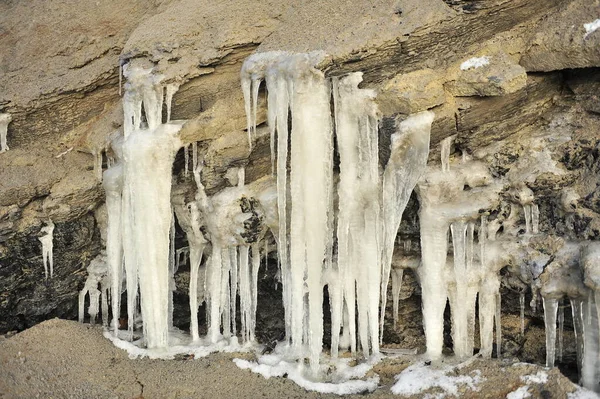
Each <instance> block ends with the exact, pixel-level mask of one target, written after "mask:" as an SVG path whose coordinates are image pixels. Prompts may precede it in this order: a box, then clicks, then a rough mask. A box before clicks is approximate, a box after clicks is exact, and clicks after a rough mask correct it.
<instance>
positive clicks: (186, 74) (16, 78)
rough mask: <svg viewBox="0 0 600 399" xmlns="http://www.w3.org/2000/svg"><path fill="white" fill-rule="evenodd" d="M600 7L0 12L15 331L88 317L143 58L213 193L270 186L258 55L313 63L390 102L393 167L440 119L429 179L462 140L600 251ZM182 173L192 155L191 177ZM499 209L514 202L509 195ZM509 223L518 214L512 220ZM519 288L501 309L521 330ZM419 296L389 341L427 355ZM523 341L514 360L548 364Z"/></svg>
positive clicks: (185, 2) (191, 4)
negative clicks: (417, 116)
mask: <svg viewBox="0 0 600 399" xmlns="http://www.w3.org/2000/svg"><path fill="white" fill-rule="evenodd" d="M599 9H600V3H598V1H597V0H595V1H589V0H570V1H557V0H539V1H529V0H515V1H504V0H486V1H469V0H459V1H442V0H425V1H423V0H419V1H415V0H406V1H401V2H397V1H380V2H377V4H376V5H371V4H370V3H367V2H355V1H345V0H344V1H337V0H326V1H319V2H310V1H302V2H296V3H294V4H293V5H290V4H288V3H286V2H276V1H272V2H271V1H267V0H264V1H263V0H261V1H259V2H254V1H235V0H227V1H219V2H203V4H198V2H197V1H194V0H164V1H153V2H143V1H129V2H126V4H125V3H123V2H118V1H114V0H109V1H102V2H95V1H87V0H86V1H83V2H80V3H78V4H77V7H73V5H72V3H70V2H66V1H58V2H57V1H54V2H51V3H49V2H45V1H42V0H37V1H30V2H28V3H27V5H25V4H22V3H19V2H10V1H9V2H3V3H2V4H0V54H1V55H0V57H1V58H0V114H2V113H6V114H10V115H11V116H12V122H10V124H9V125H8V135H7V141H8V146H9V147H10V150H8V151H6V152H3V153H1V154H0V171H1V172H0V332H5V331H10V330H15V329H17V330H21V329H24V328H27V327H30V326H32V325H33V324H36V323H38V322H40V321H42V320H44V319H47V318H50V317H53V316H60V317H66V318H75V317H76V309H77V294H78V292H79V290H81V289H82V288H83V284H84V282H85V280H86V272H85V270H86V267H87V266H88V265H89V262H90V261H91V260H92V259H93V258H94V257H95V256H96V255H98V253H99V252H100V250H101V249H102V242H101V238H100V231H99V228H98V226H99V224H101V223H102V222H101V221H99V220H98V218H97V217H96V216H95V214H97V213H95V211H96V210H97V209H98V208H99V207H100V206H101V204H102V203H103V202H104V193H103V189H102V187H101V184H100V181H99V180H98V178H97V176H98V174H99V173H98V172H99V169H101V168H102V166H103V165H106V164H107V163H108V162H109V158H110V153H109V152H107V153H106V154H105V155H104V156H103V152H104V151H105V150H106V149H107V148H108V144H109V142H110V140H111V137H112V136H113V135H114V134H115V132H119V131H120V130H121V129H122V124H123V120H122V119H123V116H122V115H123V110H122V107H121V105H120V97H119V95H120V85H121V83H120V79H119V76H120V66H121V65H123V64H125V63H127V62H129V61H131V60H136V62H140V63H143V64H145V65H147V66H150V67H153V68H154V69H155V72H156V73H161V74H163V75H164V82H166V83H173V84H176V85H178V86H179V90H178V91H177V93H176V94H175V96H174V99H173V103H172V119H186V120H188V122H187V123H186V125H185V126H184V127H183V128H182V130H181V134H180V136H181V138H182V140H183V141H184V142H185V143H192V142H196V143H197V145H198V148H199V151H201V152H202V153H203V154H205V156H204V159H205V169H204V172H203V177H204V180H205V181H204V182H203V183H204V185H205V187H206V191H207V193H208V194H209V195H213V194H215V193H218V192H219V191H221V190H222V189H223V188H224V187H227V186H229V185H231V184H230V183H229V182H228V180H227V178H226V173H227V170H228V169H231V168H232V167H238V166H245V167H246V182H247V183H250V182H252V181H255V180H257V179H259V178H261V177H263V176H265V175H268V174H269V173H270V159H269V144H268V143H269V140H268V130H267V128H266V127H265V126H261V125H263V124H264V122H265V121H266V119H267V114H266V99H265V98H264V97H265V96H264V93H263V92H262V91H261V93H260V94H259V109H258V114H257V122H258V124H259V128H258V139H257V140H256V142H255V145H254V147H253V148H252V150H250V148H249V146H248V142H247V138H246V133H245V132H244V131H243V130H244V129H245V128H246V116H245V110H244V101H243V96H242V90H241V87H240V83H239V76H240V75H239V74H240V68H241V64H242V62H243V60H244V59H245V58H246V57H247V56H248V55H250V54H251V53H252V52H254V51H271V50H281V51H291V52H306V51H315V50H316V51H323V52H324V54H325V57H324V58H323V61H322V62H321V63H320V64H319V68H320V69H322V70H323V71H324V72H325V73H326V75H327V76H342V75H344V74H346V73H348V72H354V71H363V72H364V83H363V85H364V86H365V87H369V88H373V89H375V90H376V91H377V92H378V97H377V101H378V105H379V109H380V112H381V114H382V123H381V129H380V135H381V136H382V137H381V138H380V143H381V144H380V147H381V148H380V156H381V158H385V157H386V153H387V154H388V155H387V156H389V148H388V147H389V140H390V138H389V136H390V132H389V127H390V126H393V123H394V120H395V119H400V120H401V119H403V118H404V117H406V115H408V114H411V113H415V112H418V111H423V110H432V111H434V112H435V114H436V119H435V121H434V125H433V130H432V137H431V152H430V164H437V163H438V162H439V161H438V160H439V159H440V145H439V143H440V142H441V141H442V140H443V139H445V138H447V137H450V136H455V139H454V144H453V146H452V147H451V148H450V152H451V154H456V155H458V153H460V154H461V155H462V156H463V157H465V158H470V157H476V158H477V159H479V160H481V161H482V162H484V163H485V164H486V165H487V166H488V167H489V169H490V171H491V173H492V175H493V177H494V178H503V177H506V176H508V177H509V178H510V179H512V180H520V181H522V182H524V183H525V185H526V186H527V187H528V189H530V190H532V192H533V194H534V197H535V202H536V203H537V204H538V206H539V212H540V230H541V231H543V232H544V233H547V234H550V235H556V236H559V237H563V238H564V239H567V240H574V241H578V240H596V239H598V237H599V236H600V199H599V198H598V193H597V190H596V187H597V185H598V184H600V175H599V173H600V169H599V166H598V165H599V162H598V161H599V157H600V155H599V153H598V145H599V144H600V117H599V116H598V115H599V113H600V98H599V95H598V93H599V91H600V69H599V68H600V50H599V49H600V29H599V30H597V31H592V32H586V30H585V28H584V24H586V23H590V22H593V21H594V20H595V19H597V18H600V14H599ZM165 112H166V110H165ZM386 129H387V130H386ZM386 132H387V133H386ZM457 158H458V157H457ZM184 162H185V160H184V156H183V152H180V153H179V154H178V156H177V158H176V161H175V166H174V173H175V174H176V175H177V176H178V178H181V175H182V174H183V169H184V166H183V165H184ZM565 192H571V193H573V196H572V197H573V199H572V201H571V202H569V204H573V207H572V208H568V207H564V206H562V205H561V204H562V203H564V201H563V195H564V193H565ZM501 195H502V196H503V201H504V202H503V204H505V205H506V204H508V202H509V200H508V199H507V198H508V196H509V194H508V192H503V193H502V194H501ZM417 209H418V203H417V201H416V199H414V198H413V200H412V201H411V202H410V203H409V206H408V208H407V211H406V212H405V217H404V221H403V224H402V226H401V228H400V238H401V239H402V240H404V241H406V240H410V241H411V242H412V243H413V244H412V245H413V246H414V248H413V249H412V250H413V251H414V252H417V251H418V250H419V246H418V244H417V243H418V241H419V227H418V226H419V222H418V219H417ZM497 212H498V213H499V214H503V213H504V214H507V213H508V211H507V208H506V206H503V207H500V208H499V209H497ZM49 219H50V220H52V221H53V222H54V223H55V225H56V227H55V230H54V265H55V266H54V277H53V278H49V279H47V280H46V279H45V278H44V268H43V264H42V251H41V244H40V243H39V241H38V239H37V237H38V236H39V235H40V234H41V233H40V229H41V227H42V226H43V225H44V223H45V222H46V221H47V220H49ZM177 234H178V236H177V237H178V239H179V240H181V242H183V241H184V239H183V233H182V232H181V231H178V233H177ZM273 262H275V261H274V260H273ZM185 272H186V271H185V270H183V271H182V273H185ZM506 273H507V275H506V276H504V277H503V287H504V288H503V292H505V293H507V294H506V295H505V298H507V300H506V302H505V303H503V308H502V310H503V312H506V313H515V314H518V312H519V304H518V299H517V300H515V296H514V294H512V296H511V294H510V290H514V289H516V288H515V285H514V284H512V283H511V276H510V275H509V274H510V272H508V271H507V272H506ZM274 274H275V272H273V273H270V276H269V277H267V278H265V280H268V281H271V280H270V279H272V278H273V275H274ZM179 281H185V278H183V277H181V278H179ZM265 284H266V283H265ZM181 285H185V283H181ZM406 287H411V284H410V283H408V285H406ZM521 288H522V287H519V289H521ZM180 289H181V290H180V291H179V292H178V293H177V294H176V295H179V296H180V301H181V303H183V304H185V303H187V298H185V294H183V293H184V292H185V287H180ZM406 289H408V288H406ZM419 295H420V292H419V288H418V284H416V283H415V284H413V285H412V288H411V289H410V290H409V291H408V293H406V294H403V297H405V298H407V304H406V305H403V306H405V307H404V308H402V309H404V310H405V311H406V312H405V313H403V316H402V315H401V317H400V322H399V323H398V327H397V329H396V330H393V331H390V330H386V337H387V339H390V340H392V341H397V342H396V343H398V344H400V345H407V346H419V347H421V346H422V345H423V341H422V336H421V334H422V332H421V330H420V328H421V324H420V323H419V322H414V321H411V320H412V319H414V317H415V316H414V315H415V312H414V310H415V309H418V308H419ZM527 295H528V298H527V302H529V300H530V299H531V297H530V294H529V292H528V293H527ZM408 298H410V299H408ZM176 299H177V298H176ZM182 306H185V305H182ZM390 306H391V305H390ZM411 309H412V310H411ZM272 312H273V313H277V310H273V311H272ZM417 314H418V312H417ZM528 316H531V319H532V323H533V324H535V323H536V322H538V323H539V321H540V320H541V317H540V315H539V314H537V315H536V314H528ZM259 317H262V316H260V315H259ZM567 319H569V318H567ZM569 320H570V319H569ZM183 324H185V322H183ZM263 325H265V330H268V331H269V333H266V335H269V337H265V340H267V338H268V339H277V338H279V337H277V332H276V331H277V328H280V327H281V326H275V327H273V325H269V322H267V321H264V323H263ZM567 325H569V322H567ZM259 327H260V326H259ZM386 328H387V327H386ZM509 334H510V333H509ZM518 336H519V332H518V331H517V332H515V334H514V337H512V338H511V339H509V340H508V341H507V342H510V343H511V344H510V345H513V347H512V348H509V349H507V350H508V352H510V353H511V354H515V355H517V354H524V353H527V355H526V356H525V355H524V356H525V357H527V360H537V361H543V356H541V355H540V356H537V357H536V356H534V355H532V354H531V353H534V352H535V350H532V349H531V347H527V348H526V347H525V346H526V345H528V344H526V343H525V338H524V337H521V338H519V337H518ZM259 337H260V334H259ZM513 338H514V339H513ZM448 341H449V339H448ZM538 345H540V347H541V346H543V343H538Z"/></svg>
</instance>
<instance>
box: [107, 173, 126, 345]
mask: <svg viewBox="0 0 600 399" xmlns="http://www.w3.org/2000/svg"><path fill="white" fill-rule="evenodd" d="M103 180H104V181H103V183H102V185H103V186H104V191H105V192H106V211H107V214H108V226H107V234H106V236H107V241H106V255H107V263H108V276H109V278H110V291H111V299H112V300H111V305H112V314H113V322H112V328H113V333H114V335H115V336H117V333H118V331H119V316H120V314H121V294H122V286H123V241H122V231H121V227H122V213H121V208H122V196H121V193H122V191H123V166H122V164H120V163H117V164H116V165H114V166H112V167H110V168H109V169H107V170H106V171H105V172H104V179H103ZM128 295H129V294H128Z"/></svg>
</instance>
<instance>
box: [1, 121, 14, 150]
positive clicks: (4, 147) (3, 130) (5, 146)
mask: <svg viewBox="0 0 600 399" xmlns="http://www.w3.org/2000/svg"><path fill="white" fill-rule="evenodd" d="M11 121H12V116H11V115H10V114H0V154H1V153H3V152H6V151H8V150H9V148H8V144H7V142H6V134H7V132H8V124H9V123H10V122H11Z"/></svg>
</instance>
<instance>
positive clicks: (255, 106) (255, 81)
mask: <svg viewBox="0 0 600 399" xmlns="http://www.w3.org/2000/svg"><path fill="white" fill-rule="evenodd" d="M260 82H261V79H253V80H252V126H251V127H252V130H251V131H252V135H253V136H256V113H257V109H258V92H259V90H260ZM250 150H252V141H250Z"/></svg>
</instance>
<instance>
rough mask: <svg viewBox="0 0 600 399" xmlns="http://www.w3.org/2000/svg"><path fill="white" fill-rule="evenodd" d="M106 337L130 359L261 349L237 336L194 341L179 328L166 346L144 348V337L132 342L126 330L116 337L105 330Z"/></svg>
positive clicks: (171, 333) (200, 355)
mask: <svg viewBox="0 0 600 399" xmlns="http://www.w3.org/2000/svg"><path fill="white" fill-rule="evenodd" d="M104 337H105V338H108V339H109V340H110V341H111V342H112V343H113V345H115V346H116V347H117V348H119V349H123V350H124V351H126V352H127V353H128V354H129V358H130V359H138V358H139V359H143V358H148V359H174V358H175V357H176V356H178V355H190V356H193V357H194V358H197V357H205V356H208V355H210V354H211V353H215V352H226V353H234V352H235V353H240V352H250V351H252V350H257V349H260V346H258V345H257V344H254V343H246V344H244V345H240V344H239V342H238V340H237V338H236V337H232V338H229V339H224V338H222V339H221V340H219V341H217V342H215V343H212V342H209V340H208V339H200V340H198V341H193V342H192V341H191V337H190V336H189V335H188V334H186V333H184V332H182V331H180V330H178V329H172V330H171V331H169V346H168V347H164V348H144V347H143V345H144V343H143V339H138V340H136V341H132V342H130V341H128V340H126V339H129V336H128V334H127V332H126V331H119V337H116V336H115V335H114V334H113V332H109V331H108V330H105V331H104Z"/></svg>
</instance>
